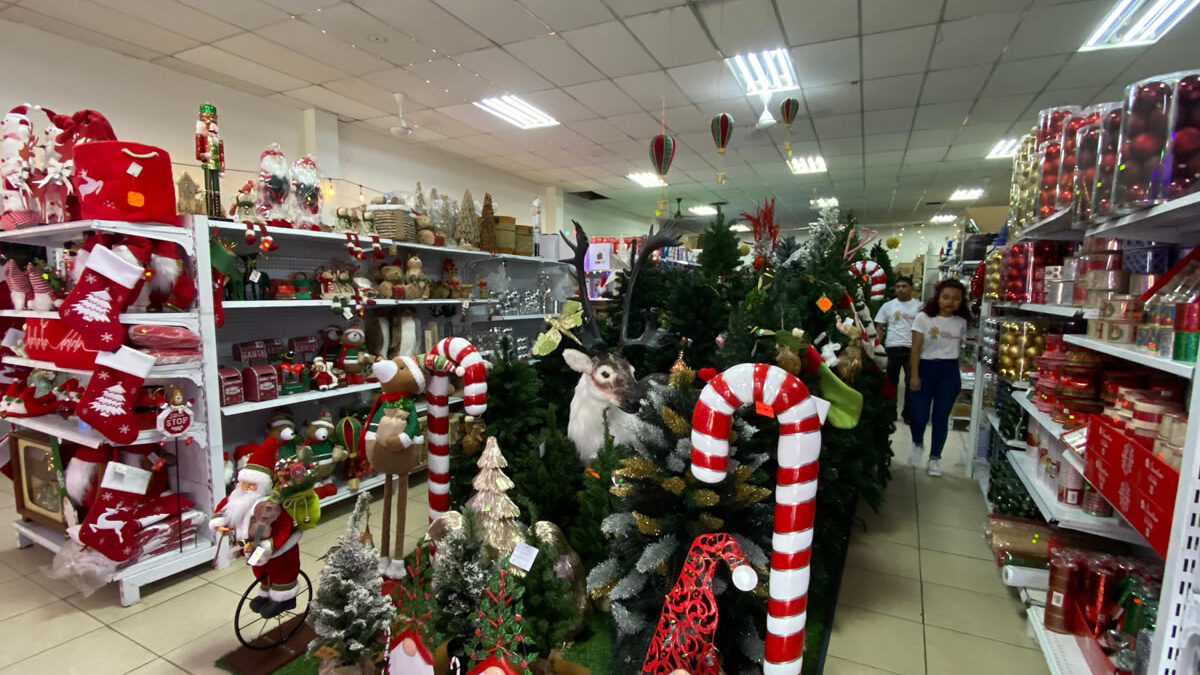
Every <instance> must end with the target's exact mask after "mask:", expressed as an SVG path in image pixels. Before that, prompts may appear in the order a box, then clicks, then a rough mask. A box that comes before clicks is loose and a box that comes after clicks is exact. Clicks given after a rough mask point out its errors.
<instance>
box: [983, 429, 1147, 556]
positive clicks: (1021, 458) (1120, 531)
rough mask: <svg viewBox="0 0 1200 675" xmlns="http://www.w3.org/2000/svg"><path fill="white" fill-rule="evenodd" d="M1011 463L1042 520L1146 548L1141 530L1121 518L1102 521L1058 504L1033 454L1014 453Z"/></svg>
mask: <svg viewBox="0 0 1200 675" xmlns="http://www.w3.org/2000/svg"><path fill="white" fill-rule="evenodd" d="M1007 454H1008V461H1009V463H1010V464H1012V466H1013V469H1015V470H1016V472H1017V477H1019V478H1020V479H1021V482H1022V483H1023V484H1024V485H1025V489H1026V490H1028V491H1029V496H1031V497H1033V501H1034V503H1035V504H1037V507H1038V510H1039V511H1041V512H1042V517H1043V518H1045V519H1046V520H1047V521H1049V522H1052V523H1058V526H1059V527H1061V528H1065V529H1068V530H1076V531H1078V532H1086V533H1088V534H1094V535H1097V536H1100V537H1107V538H1109V539H1116V540H1118V541H1125V542H1129V543H1132V544H1140V545H1142V546H1145V545H1146V540H1145V539H1143V538H1142V535H1141V534H1139V533H1138V531H1137V530H1135V529H1133V528H1132V527H1130V526H1128V525H1126V524H1125V523H1124V521H1122V520H1121V519H1119V518H1117V517H1108V518H1099V517H1096V516H1093V515H1090V514H1087V513H1084V512H1083V510H1082V509H1080V508H1079V507H1077V506H1067V505H1065V504H1061V503H1059V501H1058V496H1057V494H1055V492H1054V491H1052V490H1051V489H1050V488H1049V487H1048V486H1047V485H1046V484H1045V483H1044V482H1042V481H1041V480H1039V479H1038V477H1037V457H1035V456H1034V455H1033V453H1031V452H1028V453H1027V452H1015V451H1010V452H1009V453H1007Z"/></svg>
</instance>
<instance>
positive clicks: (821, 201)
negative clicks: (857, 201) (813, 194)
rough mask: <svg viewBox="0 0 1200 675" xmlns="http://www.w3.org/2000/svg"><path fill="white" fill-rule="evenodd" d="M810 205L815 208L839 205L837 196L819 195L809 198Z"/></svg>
mask: <svg viewBox="0 0 1200 675" xmlns="http://www.w3.org/2000/svg"><path fill="white" fill-rule="evenodd" d="M808 205H809V206H811V207H813V208H814V209H824V208H827V207H830V206H837V205H838V200H837V197H817V198H816V199H810V200H808Z"/></svg>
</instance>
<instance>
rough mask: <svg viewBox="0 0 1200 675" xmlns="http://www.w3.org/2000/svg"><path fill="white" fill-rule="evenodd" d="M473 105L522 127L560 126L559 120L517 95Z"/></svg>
mask: <svg viewBox="0 0 1200 675" xmlns="http://www.w3.org/2000/svg"><path fill="white" fill-rule="evenodd" d="M473 105H474V106H475V107H476V108H479V109H481V110H486V111H487V112H489V113H491V114H493V115H495V116H496V117H499V118H500V119H502V120H504V121H505V122H508V123H509V124H511V125H513V126H515V127H519V128H521V129H540V128H542V127H553V126H558V120H556V119H554V118H553V117H551V116H550V115H547V114H546V113H545V112H542V111H541V110H539V109H537V108H536V107H534V106H532V105H530V104H529V103H527V102H525V101H524V100H522V99H521V98H519V97H517V96H511V95H508V94H506V95H504V96H498V97H495V98H485V99H483V100H482V101H475V102H474V103H473Z"/></svg>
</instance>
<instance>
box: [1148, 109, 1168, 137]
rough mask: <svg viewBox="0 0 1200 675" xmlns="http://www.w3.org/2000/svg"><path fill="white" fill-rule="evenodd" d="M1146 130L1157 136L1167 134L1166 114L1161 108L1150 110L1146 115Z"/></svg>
mask: <svg viewBox="0 0 1200 675" xmlns="http://www.w3.org/2000/svg"><path fill="white" fill-rule="evenodd" d="M1146 131H1148V132H1150V133H1152V134H1156V135H1158V136H1165V135H1166V134H1167V114H1166V113H1165V112H1163V111H1161V110H1151V111H1150V114H1148V115H1146Z"/></svg>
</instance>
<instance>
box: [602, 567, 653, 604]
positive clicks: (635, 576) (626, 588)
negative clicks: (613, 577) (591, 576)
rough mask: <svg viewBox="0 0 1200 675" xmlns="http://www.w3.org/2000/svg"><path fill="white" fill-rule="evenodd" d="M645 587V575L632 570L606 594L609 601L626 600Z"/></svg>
mask: <svg viewBox="0 0 1200 675" xmlns="http://www.w3.org/2000/svg"><path fill="white" fill-rule="evenodd" d="M645 587H646V575H645V574H642V573H641V572H639V571H637V570H634V571H632V572H630V573H629V574H628V575H627V576H626V577H625V578H624V579H622V580H620V581H618V582H617V585H616V586H613V589H612V590H611V591H609V592H608V597H609V599H610V600H626V599H628V598H632V597H633V596H635V595H637V594H638V593H641V592H642V589H643V588H645Z"/></svg>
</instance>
